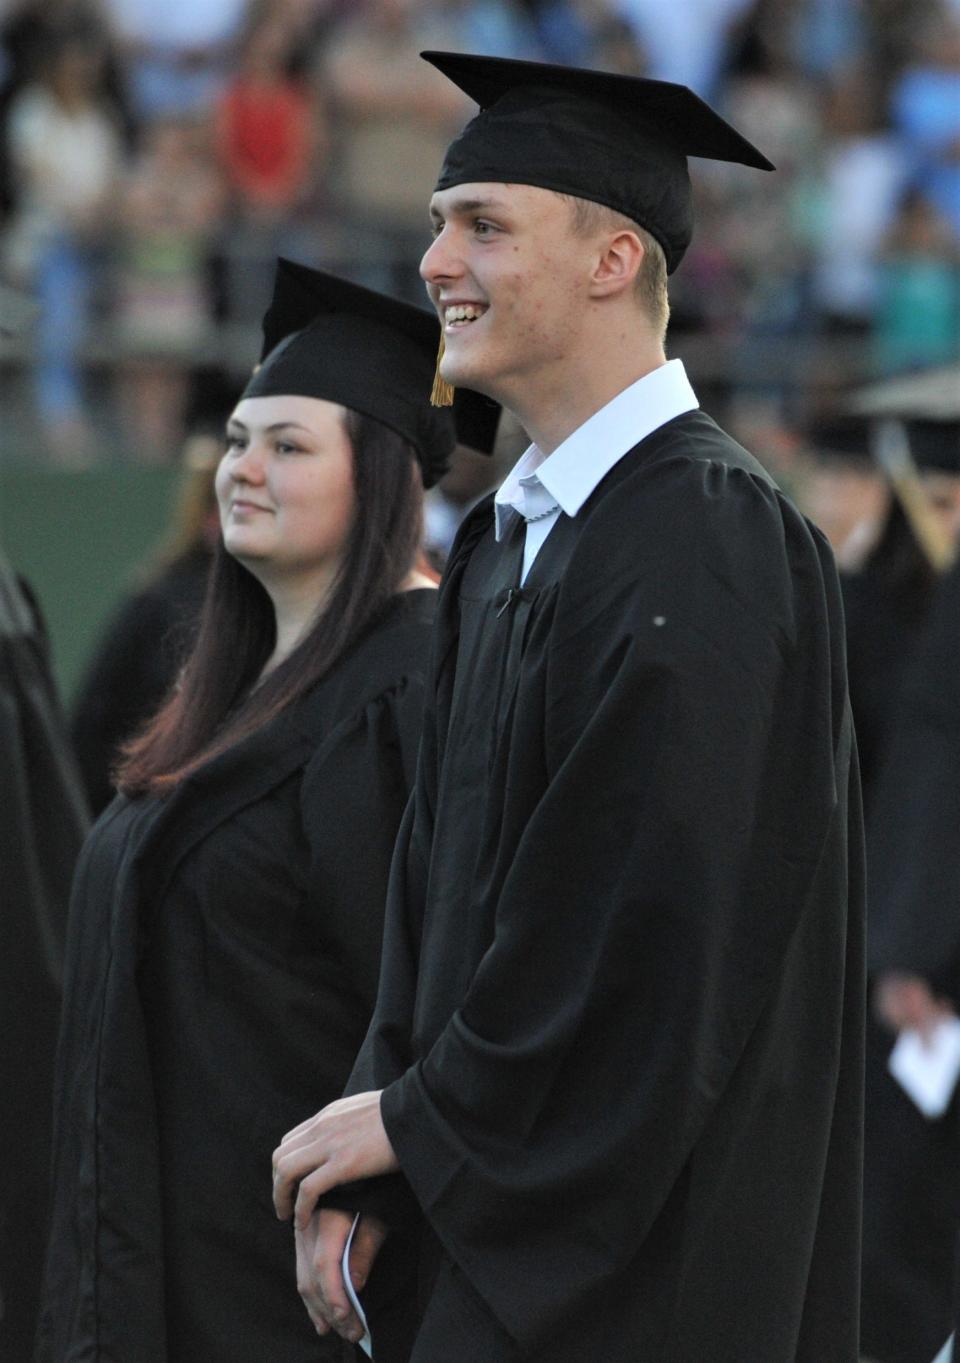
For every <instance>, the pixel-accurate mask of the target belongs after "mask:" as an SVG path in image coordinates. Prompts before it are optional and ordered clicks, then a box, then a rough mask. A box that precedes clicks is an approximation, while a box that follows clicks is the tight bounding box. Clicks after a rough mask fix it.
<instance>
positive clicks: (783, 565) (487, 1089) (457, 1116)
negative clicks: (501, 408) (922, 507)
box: [380, 465, 850, 1348]
mask: <svg viewBox="0 0 960 1363" xmlns="http://www.w3.org/2000/svg"><path fill="white" fill-rule="evenodd" d="M678 480H679V483H678ZM691 480H692V481H691ZM698 480H700V481H698ZM611 500H612V501H614V500H615V499H611ZM636 514H637V512H636V505H635V504H634V505H633V506H632V509H631V505H630V504H629V503H624V502H621V503H619V504H615V505H613V506H612V507H611V508H610V509H609V514H606V515H604V516H599V515H598V516H597V517H595V518H594V521H595V522H596V524H594V525H592V526H591V529H590V531H589V532H584V536H583V537H582V538H581V542H580V545H579V546H578V550H577V551H576V553H575V556H574V558H573V560H572V561H571V564H570V566H569V568H568V570H567V574H566V577H565V580H564V586H563V589H562V590H563V596H562V598H561V600H560V601H559V603H558V606H557V611H556V616H555V619H554V623H553V627H552V630H551V633H550V637H549V640H548V641H546V642H545V643H544V645H543V646H544V650H545V656H544V676H545V679H546V680H545V702H544V716H545V719H544V733H543V734H539V735H538V734H533V733H531V734H527V735H518V736H516V737H515V740H514V746H521V747H522V746H523V745H526V746H527V747H528V748H530V749H534V750H536V751H537V752H538V753H540V752H543V753H544V754H545V760H546V769H547V780H546V783H545V787H544V789H543V792H542V795H541V796H540V798H539V800H538V802H537V804H536V806H535V808H534V809H533V812H532V815H531V816H530V817H529V819H528V821H527V823H526V826H525V828H524V830H523V832H522V834H521V835H520V837H519V842H518V846H517V850H516V854H515V856H514V858H513V860H512V863H511V865H510V867H509V869H508V871H507V873H506V875H505V878H504V880H503V883H502V886H501V888H500V891H499V896H498V900H497V902H496V906H495V931H494V935H493V940H492V941H491V943H490V945H489V947H488V949H487V951H486V954H485V955H484V957H483V959H482V960H481V962H480V965H479V968H478V969H477V970H476V972H475V974H474V976H473V979H472V981H471V984H470V986H469V989H468V991H467V993H466V996H465V997H464V999H463V1002H462V1005H461V1006H460V1007H459V1008H458V1009H457V1010H456V1012H455V1013H454V1015H453V1016H452V1018H451V1019H450V1021H449V1023H448V1024H447V1026H446V1027H445V1028H444V1030H443V1031H442V1032H441V1034H440V1035H439V1037H438V1039H437V1040H436V1042H435V1044H434V1045H433V1047H432V1048H431V1049H430V1050H429V1052H428V1053H427V1054H426V1055H425V1057H423V1058H422V1059H421V1060H418V1061H417V1062H416V1063H414V1064H413V1065H411V1066H410V1067H409V1068H407V1069H406V1070H405V1072H404V1073H403V1074H401V1075H400V1076H399V1077H398V1078H396V1079H395V1080H394V1081H393V1082H392V1083H390V1084H389V1086H388V1087H387V1088H386V1089H385V1092H384V1095H383V1099H382V1111H383V1115H384V1122H385V1126H386V1129H387V1132H388V1135H389V1137H390V1139H391V1142H392V1144H393V1146H394V1149H395V1151H396V1153H397V1156H398V1158H399V1161H400V1165H401V1167H402V1170H403V1173H404V1176H405V1177H406V1179H407V1180H408V1181H409V1184H410V1186H411V1187H412V1189H413V1191H414V1193H415V1195H416V1198H417V1200H418V1202H419V1204H420V1206H421V1207H422V1209H423V1211H424V1213H425V1215H426V1217H427V1218H428V1220H429V1221H430V1223H431V1225H432V1227H433V1229H434V1230H435V1231H436V1233H437V1234H438V1236H439V1237H440V1240H441V1241H442V1243H443V1246H444V1248H445V1249H446V1251H447V1253H448V1254H449V1256H450V1258H451V1259H452V1260H453V1261H454V1263H455V1264H456V1265H457V1266H458V1267H459V1268H460V1269H461V1270H462V1271H463V1273H465V1274H466V1276H467V1278H468V1279H469V1281H470V1283H471V1284H472V1286H473V1288H474V1289H476V1291H477V1292H479V1294H480V1295H481V1297H482V1298H483V1299H484V1301H485V1302H486V1304H487V1306H488V1307H489V1309H490V1310H491V1312H492V1313H493V1315H494V1317H495V1318H496V1319H497V1320H498V1321H499V1322H500V1324H501V1325H502V1327H503V1328H504V1329H505V1330H506V1331H507V1332H508V1334H509V1335H510V1336H511V1337H512V1338H513V1339H514V1340H515V1341H517V1342H518V1343H519V1345H520V1346H521V1348H534V1347H536V1346H537V1345H538V1343H542V1341H543V1339H544V1338H545V1337H546V1336H547V1335H548V1334H549V1332H550V1330H551V1329H553V1328H554V1327H555V1325H556V1322H557V1321H558V1320H562V1318H563V1316H564V1314H565V1312H566V1311H567V1310H570V1309H577V1308H578V1307H579V1308H581V1309H582V1308H583V1306H584V1303H585V1301H586V1300H587V1299H588V1298H589V1297H590V1295H591V1294H594V1293H596V1292H597V1291H598V1290H599V1289H600V1288H602V1286H603V1285H604V1284H605V1283H606V1282H608V1281H609V1280H610V1279H611V1278H612V1277H614V1276H615V1275H616V1274H617V1273H618V1272H620V1271H622V1270H623V1269H624V1267H625V1266H626V1265H627V1264H628V1263H629V1262H630V1260H631V1259H632V1258H633V1257H634V1256H635V1255H636V1253H637V1252H638V1250H639V1248H640V1246H641V1245H642V1243H643V1241H644V1238H645V1236H646V1235H647V1234H648V1232H649V1231H650V1228H651V1227H652V1225H653V1223H654V1221H655V1220H656V1218H657V1216H658V1213H659V1212H660V1210H661V1209H662V1208H663V1206H664V1204H665V1202H666V1200H667V1198H668V1196H669V1194H670V1192H671V1190H672V1189H673V1187H674V1185H675V1184H676V1183H677V1180H678V1178H679V1177H680V1175H681V1172H682V1170H683V1168H684V1165H685V1163H686V1162H687V1160H688V1158H689V1157H690V1155H691V1151H692V1149H693V1147H694V1145H695V1143H696V1141H697V1139H698V1135H699V1133H700V1132H701V1131H702V1130H703V1128H704V1126H705V1124H706V1123H707V1122H708V1121H709V1119H710V1116H711V1113H712V1112H713V1110H714V1109H715V1107H716V1105H717V1104H718V1102H719V1101H720V1098H721V1095H722V1094H723V1093H724V1090H725V1088H726V1086H727V1085H728V1084H729V1083H730V1081H731V1077H732V1075H733V1074H734V1072H735V1070H736V1068H737V1066H738V1062H739V1061H740V1059H741V1057H742V1055H743V1053H744V1050H745V1048H746V1047H747V1045H748V1042H749V1040H750V1038H751V1035H752V1033H753V1032H754V1030H755V1029H756V1028H757V1027H758V1022H759V1020H760V1019H761V1016H762V1015H763V1014H764V1011H765V1010H767V1009H769V1008H771V1007H772V1006H773V996H774V993H775V985H776V981H777V976H778V972H779V970H780V967H781V963H782V961H783V958H784V956H785V954H786V953H787V951H788V950H789V945H790V942H791V938H792V936H793V935H794V933H795V931H796V929H797V925H798V923H799V922H800V920H801V918H802V917H803V916H804V915H809V913H811V912H813V911H814V910H812V909H811V904H814V905H817V904H820V903H822V900H823V897H824V896H823V894H822V892H821V887H820V883H819V877H820V875H821V868H822V866H823V865H824V863H825V861H828V860H829V859H830V857H831V856H832V855H834V852H835V850H836V849H835V848H834V847H831V839H837V838H838V836H839V835H838V834H837V832H836V821H835V818H834V815H835V811H836V810H837V807H838V803H845V795H844V791H843V790H842V789H839V788H838V782H839V783H840V785H841V786H842V783H843V779H844V778H843V772H844V771H845V770H846V768H847V767H848V765H849V757H848V754H849V744H850V728H849V711H848V707H847V705H846V691H845V685H844V684H843V683H842V667H839V666H838V657H839V655H840V653H842V644H841V643H840V641H839V637H838V632H837V630H836V629H835V630H834V631H833V637H832V638H831V631H830V629H829V628H828V624H827V621H828V611H829V615H830V616H832V618H833V619H834V620H835V621H839V620H840V619H841V618H842V617H841V613H840V611H839V607H838V601H837V598H838V589H837V586H836V579H835V574H834V573H833V568H832V563H831V562H830V560H829V551H828V550H826V549H825V547H824V545H823V543H822V540H819V539H818V538H817V537H815V535H814V534H813V533H812V532H811V530H810V528H809V527H808V526H807V525H806V523H805V522H804V521H803V520H802V518H801V517H799V515H797V514H796V513H795V512H793V510H792V508H790V507H789V505H788V504H786V503H784V502H783V501H782V499H781V498H780V497H779V494H777V493H776V492H775V491H774V490H773V489H772V488H770V487H768V486H767V485H765V484H763V483H762V482H761V481H760V480H759V479H756V478H753V477H751V476H750V475H748V474H746V473H744V472H743V471H742V470H737V469H733V470H724V469H722V468H721V467H720V466H715V465H708V466H706V469H705V471H704V472H701V473H697V474H691V473H690V472H689V471H688V470H687V471H683V472H679V473H678V472H677V471H676V470H674V469H671V468H666V469H664V470H663V471H662V472H661V473H660V475H659V478H658V479H654V480H652V481H651V484H650V486H649V487H647V488H646V489H645V514H644V515H643V518H642V521H641V522H640V523H639V524H638V522H637V519H636ZM631 517H632V518H631ZM828 599H829V607H828ZM531 647H533V643H531ZM832 650H833V653H832ZM417 815H419V810H418V811H417ZM408 817H409V816H408ZM412 828H413V830H414V832H415V828H416V817H414V820H413V824H412ZM834 864H835V862H834ZM844 907H845V906H842V905H837V916H838V917H840V918H842V915H843V911H844ZM816 911H819V908H818V909H817V910H816ZM392 965H393V963H392V961H391V960H389V958H388V966H389V968H391V969H392ZM399 1003H400V1005H401V1007H403V1006H405V1002H404V1000H403V998H400V999H399ZM399 1034H400V1033H399V1031H398V1035H399ZM387 1035H389V1029H388V1032H387ZM380 1036H381V1037H383V1036H384V1030H383V1027H381V1029H380ZM388 1054H389V1048H388V1050H387V1051H386V1052H382V1053H381V1058H383V1057H384V1056H385V1055H388ZM391 1062H392V1063H394V1064H396V1065H397V1066H399V1065H400V1064H402V1062H403V1054H402V1050H401V1049H400V1048H399V1047H398V1048H397V1050H396V1052H395V1054H394V1055H393V1056H392V1057H391ZM571 1226H575V1227H576V1228H577V1233H576V1235H575V1236H574V1235H572V1234H571V1232H570V1227H571Z"/></svg>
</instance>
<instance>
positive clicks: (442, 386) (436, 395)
mask: <svg viewBox="0 0 960 1363" xmlns="http://www.w3.org/2000/svg"><path fill="white" fill-rule="evenodd" d="M445 350H446V345H445V344H444V340H443V332H442V331H441V332H440V349H439V350H438V351H437V370H436V373H435V374H434V376H433V388H432V389H431V392H430V406H431V407H452V406H453V384H452V383H447V381H446V379H445V378H444V377H443V375H442V374H441V373H440V365H441V363H442V361H443V354H444V351H445Z"/></svg>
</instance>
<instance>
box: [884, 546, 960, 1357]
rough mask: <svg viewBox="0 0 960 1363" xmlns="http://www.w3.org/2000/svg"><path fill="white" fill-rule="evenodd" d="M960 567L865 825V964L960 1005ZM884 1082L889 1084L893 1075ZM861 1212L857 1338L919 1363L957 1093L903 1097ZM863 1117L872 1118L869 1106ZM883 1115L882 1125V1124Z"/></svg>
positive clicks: (938, 1257)
mask: <svg viewBox="0 0 960 1363" xmlns="http://www.w3.org/2000/svg"><path fill="white" fill-rule="evenodd" d="M958 828H960V567H955V568H954V569H953V570H952V571H951V573H950V574H949V576H948V577H947V578H945V579H944V580H943V581H942V582H941V583H940V584H939V586H938V588H937V592H936V595H935V597H934V601H933V605H932V607H931V610H930V613H929V617H928V622H927V628H926V630H925V632H924V635H923V637H922V639H921V641H920V644H919V645H918V648H917V650H916V656H915V659H914V661H913V663H912V666H911V670H910V674H909V676H908V678H907V681H906V683H905V686H904V694H903V704H902V706H901V710H900V715H899V723H898V724H897V727H896V730H895V733H894V736H893V739H892V742H891V745H890V749H889V752H888V754H887V756H886V759H885V761H884V764H883V767H882V769H881V773H880V777H879V781H878V787H877V794H876V800H875V803H874V810H873V815H872V817H871V820H870V826H869V833H870V837H869V844H868V847H869V872H870V874H869V886H870V935H869V962H870V968H871V971H872V972H874V973H880V972H882V971H888V970H895V971H903V972H906V973H907V974H915V975H920V976H921V977H923V978H924V979H926V980H929V981H930V982H931V983H932V985H933V987H934V988H935V990H936V991H937V992H939V993H943V994H944V995H945V996H946V997H948V998H950V999H951V1000H953V1003H954V1005H955V1006H956V1007H957V1009H958V1011H960V837H958ZM890 1082H891V1083H892V1081H890ZM890 1101H891V1104H894V1103H895V1104H896V1111H897V1112H898V1113H899V1124H898V1127H897V1129H896V1132H895V1133H894V1134H896V1135H897V1136H898V1140H897V1143H896V1144H891V1149H890V1152H889V1158H888V1161H887V1162H886V1163H885V1165H884V1167H883V1169H882V1170H881V1173H882V1175H883V1176H884V1178H885V1181H884V1182H879V1181H878V1186H877V1188H876V1196H875V1198H874V1199H873V1203H872V1205H867V1206H866V1208H865V1229H866V1232H867V1233H866V1235H865V1249H866V1250H868V1251H869V1257H868V1258H866V1259H865V1263H864V1269H865V1276H864V1288H865V1291H864V1334H865V1343H869V1344H870V1346H871V1348H874V1349H875V1350H876V1352H877V1356H878V1357H879V1358H880V1359H881V1360H882V1361H883V1363H926V1360H928V1359H929V1358H930V1357H931V1356H932V1354H933V1353H934V1352H935V1350H936V1349H937V1348H938V1347H939V1345H940V1344H941V1343H942V1342H943V1338H944V1336H945V1335H946V1334H947V1332H948V1329H949V1322H950V1312H951V1288H952V1272H951V1260H952V1257H953V1252H954V1238H955V1235H956V1231H957V1228H958V1227H960V1161H958V1147H960V1101H958V1098H957V1096H955V1097H954V1100H953V1102H952V1103H951V1105H950V1108H949V1109H948V1111H947V1112H946V1113H945V1115H944V1116H943V1117H942V1118H940V1119H938V1120H937V1121H935V1122H928V1121H927V1120H926V1119H924V1118H923V1117H921V1116H920V1115H919V1114H918V1113H917V1111H916V1109H915V1108H914V1107H913V1105H912V1104H911V1103H910V1101H909V1099H907V1098H906V1096H905V1095H903V1094H900V1093H899V1091H898V1092H897V1093H896V1094H895V1095H894V1097H893V1098H891V1100H890ZM868 1115H869V1114H868ZM892 1125H893V1124H892V1121H888V1122H887V1124H886V1128H885V1129H886V1130H890V1129H892Z"/></svg>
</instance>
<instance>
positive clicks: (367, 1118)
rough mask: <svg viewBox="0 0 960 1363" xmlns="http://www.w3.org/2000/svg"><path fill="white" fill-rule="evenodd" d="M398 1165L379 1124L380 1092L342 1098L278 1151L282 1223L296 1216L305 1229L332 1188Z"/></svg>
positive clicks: (276, 1193) (276, 1191) (276, 1195)
mask: <svg viewBox="0 0 960 1363" xmlns="http://www.w3.org/2000/svg"><path fill="white" fill-rule="evenodd" d="M399 1167H400V1166H399V1164H398V1163H397V1157H396V1155H395V1154H394V1153H393V1146H392V1145H391V1144H390V1141H389V1139H388V1137H387V1133H386V1131H385V1130H384V1129H383V1122H382V1121H381V1120H380V1093H379V1091H378V1092H376V1093H358V1094H356V1095H354V1097H352V1098H340V1099H339V1100H338V1101H337V1102H335V1103H331V1104H330V1105H329V1106H328V1107H325V1108H324V1109H323V1111H322V1112H318V1113H317V1115H316V1116H315V1117H311V1118H310V1119H309V1120H308V1121H306V1122H301V1124H300V1125H299V1126H296V1127H294V1129H293V1130H292V1131H288V1132H287V1134H286V1135H285V1136H284V1138H283V1140H282V1141H281V1142H280V1145H279V1147H278V1148H277V1149H276V1150H275V1151H274V1153H273V1205H274V1206H275V1207H276V1209H277V1216H279V1217H280V1219H281V1220H282V1221H286V1220H287V1219H288V1218H289V1217H290V1216H291V1215H294V1217H295V1221H296V1228H297V1230H299V1231H304V1230H306V1228H307V1224H308V1223H309V1221H310V1217H311V1216H312V1214H313V1211H314V1208H315V1207H316V1205H317V1201H318V1199H319V1198H320V1197H322V1195H323V1194H324V1193H327V1192H329V1191H330V1189H331V1188H336V1187H337V1185H338V1184H340V1183H352V1182H353V1181H354V1179H358V1178H374V1177H375V1176H376V1175H377V1174H391V1173H393V1172H394V1170H396V1169H399ZM298 1185H299V1187H298ZM294 1199H296V1200H294Z"/></svg>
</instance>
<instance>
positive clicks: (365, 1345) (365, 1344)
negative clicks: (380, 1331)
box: [340, 1212, 373, 1358]
mask: <svg viewBox="0 0 960 1363" xmlns="http://www.w3.org/2000/svg"><path fill="white" fill-rule="evenodd" d="M359 1224H360V1214H359V1212H358V1213H357V1215H356V1216H355V1217H354V1218H353V1225H352V1226H351V1227H350V1234H349V1235H348V1236H347V1243H346V1245H345V1246H344V1249H343V1258H342V1259H341V1260H340V1272H341V1273H342V1274H343V1285H344V1287H345V1288H346V1289H347V1296H348V1298H349V1299H350V1305H351V1306H352V1307H353V1309H354V1311H356V1313H357V1315H358V1316H359V1317H360V1324H361V1325H362V1326H363V1330H364V1334H363V1339H361V1340H360V1348H361V1349H362V1350H363V1352H364V1353H365V1354H366V1355H367V1357H368V1358H372V1357H373V1345H372V1343H371V1342H370V1327H369V1326H368V1325H367V1317H366V1315H365V1314H364V1310H363V1307H362V1306H361V1305H360V1298H359V1297H358V1296H357V1294H356V1292H354V1290H353V1282H352V1281H351V1278H350V1247H351V1245H352V1244H353V1237H354V1235H355V1234H356V1230H357V1226H358V1225H359Z"/></svg>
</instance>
